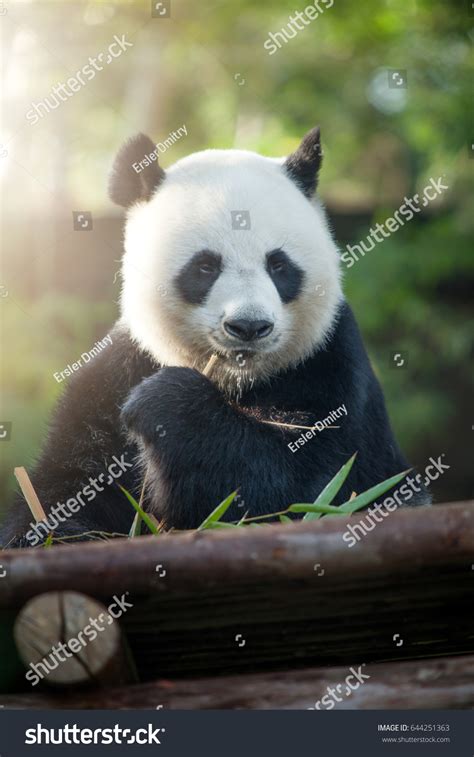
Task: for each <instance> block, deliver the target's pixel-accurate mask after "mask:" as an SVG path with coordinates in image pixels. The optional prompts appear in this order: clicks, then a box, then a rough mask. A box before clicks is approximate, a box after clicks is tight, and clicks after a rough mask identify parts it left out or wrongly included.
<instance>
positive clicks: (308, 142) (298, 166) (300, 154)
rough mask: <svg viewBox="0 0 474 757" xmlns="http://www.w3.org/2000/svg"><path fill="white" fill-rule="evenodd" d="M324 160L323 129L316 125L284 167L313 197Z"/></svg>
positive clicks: (303, 190) (305, 191)
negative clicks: (322, 146)
mask: <svg viewBox="0 0 474 757" xmlns="http://www.w3.org/2000/svg"><path fill="white" fill-rule="evenodd" d="M322 161H323V155H322V149H321V131H320V128H319V126H315V127H314V129H311V131H309V132H308V133H307V134H305V136H304V137H303V139H302V141H301V144H300V146H299V147H298V149H297V150H296V151H295V152H294V153H292V154H291V155H289V156H288V157H287V159H286V161H285V162H284V164H283V168H284V170H285V171H286V173H287V174H288V176H289V178H290V179H291V180H292V181H294V182H295V184H297V185H298V187H299V188H300V189H301V191H302V192H303V194H304V195H306V197H311V196H312V195H313V194H314V192H315V191H316V187H317V186H318V174H319V170H320V168H321V163H322Z"/></svg>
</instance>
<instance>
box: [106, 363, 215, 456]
mask: <svg viewBox="0 0 474 757" xmlns="http://www.w3.org/2000/svg"><path fill="white" fill-rule="evenodd" d="M221 402H222V400H221V396H220V393H219V391H218V389H217V388H216V387H215V386H214V384H212V383H211V381H209V379H208V378H206V376H204V375H203V374H202V373H199V371H196V370H194V369H193V368H178V367H169V368H168V367H166V368H161V370H159V371H158V372H157V373H154V374H153V375H152V376H149V377H148V378H146V379H144V380H143V381H142V382H141V383H140V384H138V385H137V386H135V387H134V388H133V389H132V391H131V392H130V394H129V396H128V398H127V401H126V402H125V404H124V406H123V408H122V412H121V419H122V422H123V423H124V425H125V427H126V428H127V430H128V431H129V432H130V433H131V434H132V435H136V436H138V437H141V438H143V439H144V440H145V441H147V442H150V443H153V444H154V445H155V446H160V447H161V446H163V445H169V444H170V443H171V440H172V438H173V437H175V436H176V437H179V435H180V433H181V432H182V429H183V425H184V424H186V425H188V426H189V425H192V426H195V425H196V426H198V425H199V423H200V422H203V420H204V417H205V415H208V414H209V411H210V410H212V409H216V408H217V406H218V405H219V404H220V403H221Z"/></svg>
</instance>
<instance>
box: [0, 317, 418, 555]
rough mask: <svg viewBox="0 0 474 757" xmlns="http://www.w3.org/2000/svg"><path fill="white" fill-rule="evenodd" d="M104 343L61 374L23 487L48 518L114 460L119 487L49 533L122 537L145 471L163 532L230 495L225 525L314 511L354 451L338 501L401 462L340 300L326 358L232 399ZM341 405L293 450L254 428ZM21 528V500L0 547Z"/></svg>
mask: <svg viewBox="0 0 474 757" xmlns="http://www.w3.org/2000/svg"><path fill="white" fill-rule="evenodd" d="M111 336H112V339H113V342H112V345H111V346H109V347H108V348H107V349H105V350H104V351H103V352H101V353H100V355H98V356H97V357H96V358H95V359H94V360H93V361H92V362H91V363H89V364H87V365H86V366H84V367H83V368H81V370H80V371H79V372H78V373H77V374H75V375H74V376H73V377H72V378H71V379H69V382H68V385H67V387H66V391H65V393H64V395H63V397H62V399H61V402H60V404H59V407H58V408H57V410H56V413H55V415H54V418H53V422H52V425H51V429H50V433H49V436H48V439H47V441H46V445H45V448H44V450H43V453H42V455H41V458H40V459H39V461H38V463H37V466H36V469H35V471H34V473H33V475H32V481H33V485H34V487H35V489H36V491H37V493H38V495H39V498H40V501H41V502H42V503H43V505H44V506H45V509H46V510H47V512H49V510H50V508H51V506H52V505H54V504H55V503H57V502H61V503H67V500H70V498H75V499H76V500H77V493H78V492H83V491H84V486H85V484H87V482H88V481H90V480H91V479H92V480H93V481H98V480H99V479H98V477H99V475H100V473H101V472H102V473H103V472H104V470H105V469H106V468H107V466H108V465H109V464H110V461H111V460H114V459H115V460H121V459H122V456H125V457H124V458H123V460H126V461H127V464H126V465H124V466H123V467H124V472H123V476H121V478H120V479H118V480H117V482H115V483H114V482H109V483H108V484H107V483H106V482H105V481H104V480H103V479H101V482H102V483H103V487H102V490H100V491H97V492H96V493H95V495H94V497H93V499H92V501H90V502H85V503H84V504H83V505H81V506H80V507H78V512H77V514H76V515H74V517H70V518H67V519H65V522H60V523H59V524H57V528H55V534H56V536H64V535H69V536H71V535H73V536H78V535H80V534H84V533H86V532H90V531H106V532H108V533H111V532H118V533H122V534H127V533H128V531H129V529H130V526H131V524H132V521H133V517H134V515H135V511H134V510H133V508H132V507H131V505H130V504H129V502H128V501H127V499H126V497H125V496H124V494H123V492H122V491H121V490H120V489H119V487H118V484H121V485H122V486H124V487H125V488H126V489H127V490H128V491H130V492H131V493H132V494H133V495H134V496H135V497H138V496H139V494H140V490H141V487H142V483H143V476H144V469H145V468H146V469H147V470H148V476H147V478H148V482H149V486H148V489H147V493H146V496H145V507H146V509H147V510H148V511H150V512H154V513H156V514H157V515H158V517H160V518H163V519H164V521H165V523H166V526H167V527H169V528H170V527H174V528H178V529H188V528H196V527H197V526H198V525H199V524H200V523H201V522H202V521H203V520H204V518H205V517H206V516H207V515H208V514H209V513H210V512H211V511H212V510H213V509H214V507H216V505H217V504H218V503H219V502H220V501H221V500H222V499H224V498H225V497H226V496H227V495H228V494H230V492H232V491H233V490H235V489H237V488H239V489H240V496H239V499H238V501H237V502H236V503H234V504H233V505H232V507H231V508H230V510H229V511H228V513H227V515H226V518H227V519H229V520H235V519H237V518H240V517H241V516H242V514H243V513H244V512H245V511H247V510H248V511H249V516H255V515H261V514H267V513H272V512H276V511H278V510H281V509H283V508H285V507H287V506H288V505H289V504H291V503H292V502H312V501H314V499H315V498H316V496H317V495H318V494H319V493H320V491H321V490H322V489H323V487H324V486H325V485H326V484H327V483H328V481H329V480H330V479H331V478H332V477H333V476H334V475H335V473H336V472H337V471H338V470H339V468H340V467H341V466H342V465H343V463H345V462H346V461H347V460H348V459H349V457H350V456H351V455H353V454H354V452H357V453H358V456H357V460H356V462H355V464H354V466H353V468H352V470H351V473H350V475H349V477H348V479H347V481H346V482H345V484H344V486H343V487H342V489H341V491H340V493H339V495H338V498H337V500H336V502H337V503H340V502H342V501H344V500H345V499H348V498H349V496H350V494H351V492H352V491H356V492H362V491H364V490H366V489H368V488H369V487H371V486H373V485H375V484H377V483H379V482H380V481H382V480H384V479H386V478H388V477H390V476H392V475H395V474H396V473H400V472H401V471H403V470H406V469H407V467H408V465H407V462H406V460H405V459H404V457H403V455H402V454H401V452H400V450H399V448H398V446H397V443H396V441H395V439H394V436H393V434H392V431H391V428H390V423H389V420H388V417H387V413H386V410H385V404H384V399H383V395H382V391H381V388H380V386H379V383H378V381H377V379H376V377H375V375H374V373H373V371H372V368H371V366H370V363H369V360H368V357H367V354H366V352H365V349H364V346H363V343H362V340H361V337H360V333H359V330H358V327H357V324H356V322H355V319H354V316H353V314H352V311H351V310H350V308H349V306H348V305H347V304H346V303H343V304H342V305H341V309H340V312H339V315H338V320H337V324H336V326H335V328H334V331H333V334H332V336H331V338H330V340H329V342H328V343H327V345H326V346H325V347H324V348H323V349H320V350H319V351H318V352H316V353H315V354H314V355H313V356H312V357H310V358H309V359H307V360H306V361H305V362H303V363H301V364H300V365H298V366H297V367H294V368H291V369H288V370H287V371H285V372H282V373H280V374H279V375H275V376H274V377H273V378H272V379H270V381H269V382H268V383H262V384H256V385H255V386H254V387H253V388H252V389H249V390H248V391H246V392H245V393H244V394H243V396H242V397H241V399H240V401H239V403H238V404H237V403H236V402H235V401H232V400H231V399H230V398H229V397H227V396H226V395H225V394H223V393H222V392H221V391H220V390H219V389H218V388H217V386H215V385H214V384H213V383H212V381H211V380H210V379H209V378H207V377H205V376H204V375H202V374H201V373H199V372H198V371H196V370H193V369H191V368H178V367H166V368H160V366H159V365H157V364H156V363H154V362H153V361H152V360H151V359H150V358H149V357H148V356H147V355H146V354H145V353H143V352H141V351H140V349H139V348H138V347H137V346H136V345H135V344H134V342H133V341H132V340H131V338H130V336H129V334H128V332H127V331H126V330H124V328H123V327H116V328H115V329H114V331H112V333H111ZM342 405H345V406H346V408H347V415H346V416H343V417H341V418H340V419H339V420H338V421H337V425H339V428H337V429H326V430H324V431H322V432H321V433H318V434H316V435H315V436H314V437H313V438H311V439H310V440H308V441H307V443H305V444H304V446H301V447H299V448H298V449H297V451H296V452H292V451H291V450H290V449H289V447H288V444H289V443H290V442H294V440H295V439H296V438H297V437H299V436H300V435H301V431H294V430H291V429H287V428H284V429H282V428H278V427H275V426H272V425H269V424H265V423H262V420H264V419H272V418H273V419H275V416H274V412H275V408H276V409H277V410H278V413H279V414H280V417H281V418H288V419H291V421H292V422H293V423H296V424H301V425H312V424H314V423H315V422H316V421H318V420H322V419H324V418H326V417H328V416H329V414H330V413H331V411H333V410H334V409H335V408H338V406H342ZM139 457H140V458H141V464H138V458H139ZM70 501H71V500H70ZM417 502H419V503H421V502H424V503H426V502H429V496H428V495H427V492H426V490H424V489H422V491H421V493H420V494H419V495H415V496H413V499H412V500H411V502H410V504H416V503H417ZM19 512H21V515H19ZM30 520H31V516H30V515H29V512H28V510H27V507H26V505H24V503H23V502H22V501H21V499H20V498H19V499H18V503H17V504H16V506H15V508H14V512H13V513H12V517H11V519H10V525H9V526H7V527H4V528H3V530H2V533H1V537H0V541H1V543H2V545H3V546H7V545H9V546H29V545H32V544H31V536H30V538H29V539H27V538H26V537H25V534H26V532H27V531H28V529H29V528H30V527H29V521H30ZM32 546H34V545H32Z"/></svg>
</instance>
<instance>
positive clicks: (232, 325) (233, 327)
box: [223, 318, 274, 342]
mask: <svg viewBox="0 0 474 757" xmlns="http://www.w3.org/2000/svg"><path fill="white" fill-rule="evenodd" d="M223 326H224V331H225V332H226V333H227V334H229V336H232V337H234V339H240V340H241V341H242V342H253V341H255V340H257V339H263V338H264V337H266V336H268V335H269V334H271V333H272V331H273V326H274V324H273V323H272V322H271V321H252V320H249V319H247V318H238V319H235V320H232V321H224V324H223Z"/></svg>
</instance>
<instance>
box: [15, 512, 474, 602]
mask: <svg viewBox="0 0 474 757" xmlns="http://www.w3.org/2000/svg"><path fill="white" fill-rule="evenodd" d="M359 516H360V518H363V517H364V514H363V513H360V514H359ZM356 520H357V518H356V517H355V516H353V517H352V518H347V519H346V518H342V517H341V518H339V517H337V518H336V517H333V518H329V517H328V518H322V519H321V520H318V521H314V522H305V523H303V522H301V521H300V522H296V523H294V524H291V525H290V524H285V525H278V524H272V525H268V526H267V527H265V528H249V527H247V528H241V529H228V530H227V529H222V530H219V531H210V532H206V531H192V532H185V533H178V534H170V535H162V536H159V537H155V536H143V537H140V538H139V539H131V540H127V539H116V540H111V541H109V542H101V543H97V542H95V543H84V544H80V545H75V546H74V547H71V546H57V547H54V548H53V549H42V548H35V549H29V550H23V551H22V550H5V551H3V552H2V564H3V568H4V570H5V571H6V573H7V575H6V577H5V578H3V579H2V580H1V581H0V607H14V606H21V604H23V602H25V601H26V600H27V599H29V598H30V597H32V596H35V594H38V593H40V592H44V591H51V590H55V589H57V590H62V589H64V588H70V589H74V590H75V591H82V592H84V593H86V594H89V595H91V596H104V595H105V596H107V595H109V594H113V593H114V592H115V591H122V592H123V591H126V590H128V591H131V592H148V591H150V590H153V591H154V592H155V591H160V590H161V591H165V590H166V591H170V590H176V591H178V590H179V591H182V590H195V589H197V588H200V589H203V588H207V589H209V590H210V591H212V590H213V588H219V587H222V586H223V585H224V584H225V585H226V586H229V585H242V583H243V581H245V582H247V583H250V584H251V583H256V582H258V583H259V584H262V583H267V584H272V583H273V584H278V585H280V586H281V585H283V584H285V583H291V582H292V581H294V580H295V579H301V580H304V581H311V582H313V581H314V578H315V577H317V574H318V572H320V571H321V570H324V582H323V583H324V584H325V585H327V583H328V582H330V581H338V580H347V578H348V577H350V579H351V580H353V581H358V580H361V579H366V578H367V577H369V576H371V575H372V576H374V575H377V576H379V577H380V576H390V575H391V576H396V577H397V578H399V577H400V576H404V575H410V574H414V573H420V572H423V571H429V570H433V569H437V570H443V568H449V569H451V570H454V569H459V570H460V571H462V572H463V573H464V572H465V571H470V570H471V564H472V554H473V552H474V503H472V502H471V503H458V504H449V505H443V506H441V505H436V506H434V507H417V508H405V509H403V510H398V511H396V512H394V513H392V514H391V515H390V516H389V517H388V518H386V519H385V520H384V521H382V522H381V523H380V524H378V525H377V527H376V528H375V529H374V530H373V531H372V532H371V533H369V534H367V535H366V536H365V538H363V539H362V540H361V541H360V542H358V543H357V544H356V545H355V546H354V547H353V548H352V549H351V548H349V547H348V546H347V544H346V542H345V541H344V540H343V538H342V537H343V534H344V531H345V530H346V528H347V523H349V522H351V523H354V522H356ZM71 549H74V553H73V554H74V559H71ZM157 565H161V566H162V571H163V570H164V571H165V575H164V576H163V577H162V578H161V580H160V581H157V572H156V567H157ZM316 565H319V568H316V567H315V566H316ZM426 580H427V581H429V575H428V573H427V574H426Z"/></svg>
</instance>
